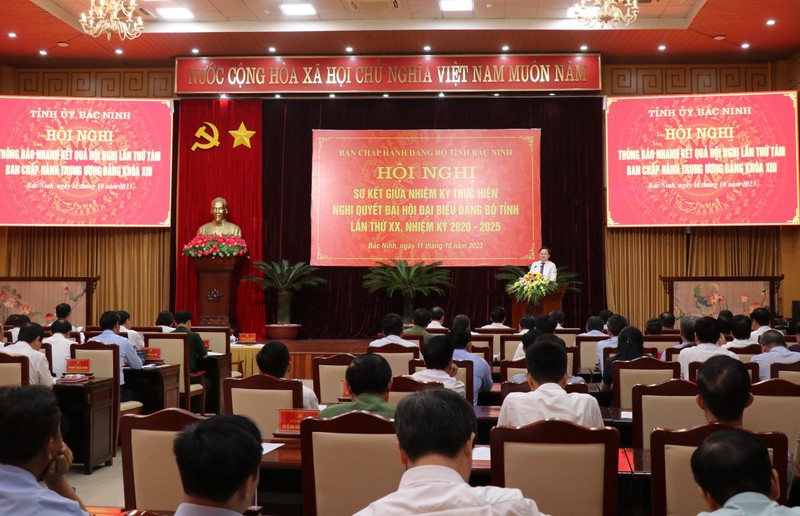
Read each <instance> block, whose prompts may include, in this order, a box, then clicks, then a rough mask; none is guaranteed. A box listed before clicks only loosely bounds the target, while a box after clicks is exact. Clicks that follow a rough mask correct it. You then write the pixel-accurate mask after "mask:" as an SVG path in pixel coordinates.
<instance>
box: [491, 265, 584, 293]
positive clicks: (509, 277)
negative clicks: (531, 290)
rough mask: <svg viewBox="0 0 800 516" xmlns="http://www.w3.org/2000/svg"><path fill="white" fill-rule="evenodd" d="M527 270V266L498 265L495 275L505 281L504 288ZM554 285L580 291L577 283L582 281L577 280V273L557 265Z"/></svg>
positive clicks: (581, 283)
mask: <svg viewBox="0 0 800 516" xmlns="http://www.w3.org/2000/svg"><path fill="white" fill-rule="evenodd" d="M527 272H528V267H520V266H518V265H506V266H504V267H500V268H499V269H498V271H497V274H496V275H495V277H496V278H497V279H499V280H501V281H505V282H506V288H509V287H510V286H511V285H512V284H513V283H515V282H516V281H518V280H519V279H520V278H521V277H523V276H525V274H526V273H527ZM556 285H558V286H559V287H562V286H563V287H564V288H566V289H567V290H570V291H572V292H576V293H580V291H581V289H580V288H578V286H579V285H583V282H582V281H579V280H578V273H577V272H573V271H571V270H569V269H567V267H564V266H559V267H558V269H557V272H556Z"/></svg>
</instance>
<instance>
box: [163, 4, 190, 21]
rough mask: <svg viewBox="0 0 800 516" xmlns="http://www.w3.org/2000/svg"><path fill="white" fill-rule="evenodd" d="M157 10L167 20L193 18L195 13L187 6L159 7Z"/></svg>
mask: <svg viewBox="0 0 800 516" xmlns="http://www.w3.org/2000/svg"><path fill="white" fill-rule="evenodd" d="M156 12H157V13H158V15H159V16H160V17H161V18H164V19H165V20H193V19H194V15H193V14H192V12H191V11H190V10H189V9H186V8H185V7H159V8H158V9H156Z"/></svg>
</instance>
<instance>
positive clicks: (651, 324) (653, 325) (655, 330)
mask: <svg viewBox="0 0 800 516" xmlns="http://www.w3.org/2000/svg"><path fill="white" fill-rule="evenodd" d="M663 329H664V327H663V326H662V324H661V319H659V318H658V317H652V318H650V319H648V320H647V323H645V325H644V333H645V335H661V331H662V330H663Z"/></svg>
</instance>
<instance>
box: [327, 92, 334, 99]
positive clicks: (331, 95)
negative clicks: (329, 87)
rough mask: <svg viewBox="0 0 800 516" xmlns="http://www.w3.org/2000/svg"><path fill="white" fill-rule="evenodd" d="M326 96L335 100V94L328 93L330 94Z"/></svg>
mask: <svg viewBox="0 0 800 516" xmlns="http://www.w3.org/2000/svg"><path fill="white" fill-rule="evenodd" d="M328 96H329V97H330V98H336V94H335V93H330V94H328Z"/></svg>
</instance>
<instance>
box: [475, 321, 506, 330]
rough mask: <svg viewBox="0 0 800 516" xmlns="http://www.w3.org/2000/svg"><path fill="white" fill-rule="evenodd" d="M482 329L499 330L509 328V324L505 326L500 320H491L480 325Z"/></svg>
mask: <svg viewBox="0 0 800 516" xmlns="http://www.w3.org/2000/svg"><path fill="white" fill-rule="evenodd" d="M481 329H482V330H491V329H501V330H510V329H511V327H510V326H506V325H505V324H503V323H501V322H493V323H491V324H487V325H485V326H481Z"/></svg>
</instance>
